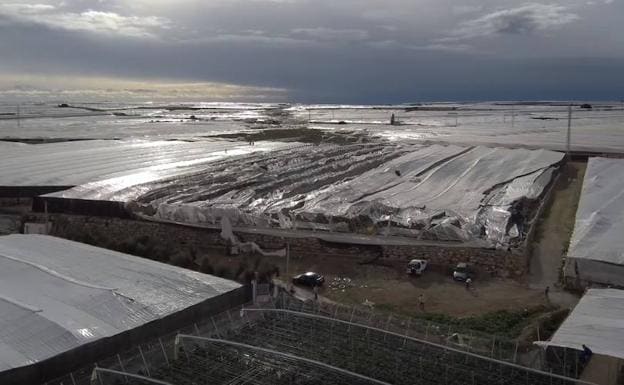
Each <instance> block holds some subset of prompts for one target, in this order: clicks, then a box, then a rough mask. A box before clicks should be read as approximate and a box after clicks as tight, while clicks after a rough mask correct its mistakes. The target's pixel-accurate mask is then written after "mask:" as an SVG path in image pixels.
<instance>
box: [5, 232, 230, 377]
mask: <svg viewBox="0 0 624 385" xmlns="http://www.w3.org/2000/svg"><path fill="white" fill-rule="evenodd" d="M239 287H240V285H239V284H238V283H235V282H232V281H228V280H225V279H221V278H217V277H213V276H209V275H205V274H201V273H197V272H193V271H190V270H185V269H181V268H178V267H174V266H170V265H166V264H163V263H159V262H155V261H151V260H148V259H144V258H139V257H134V256H130V255H127V254H122V253H118V252H114V251H110V250H106V249H101V248H97V247H93V246H89V245H85V244H81V243H77V242H72V241H68V240H64V239H60V238H54V237H50V236H45V235H19V234H16V235H9V236H3V237H0V371H2V370H8V369H11V368H16V367H20V366H25V365H29V364H33V363H36V362H38V361H42V360H45V359H47V358H50V357H52V356H55V355H57V354H60V353H63V352H65V351H68V350H70V349H73V348H76V347H78V346H80V345H83V344H85V343H89V342H92V341H95V340H98V339H101V338H106V337H111V336H114V335H116V334H119V333H121V332H124V331H126V330H130V329H133V328H136V327H138V326H141V325H144V324H146V323H148V322H151V321H154V320H157V319H160V318H162V317H164V316H167V315H169V314H172V313H176V312H178V311H181V310H183V309H185V308H187V307H190V306H192V305H195V304H198V303H201V302H203V301H205V300H207V299H209V298H212V297H215V296H218V295H220V294H223V293H226V292H229V291H231V290H234V289H236V288H239Z"/></svg>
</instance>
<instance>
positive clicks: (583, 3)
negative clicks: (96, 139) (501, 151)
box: [0, 0, 624, 103]
mask: <svg viewBox="0 0 624 385" xmlns="http://www.w3.org/2000/svg"><path fill="white" fill-rule="evenodd" d="M0 50H1V51H0V90H1V91H3V92H5V93H6V92H9V93H10V92H13V93H17V92H35V91H41V90H53V91H54V92H61V91H62V92H78V91H85V90H86V91H89V90H90V91H93V92H126V93H130V94H141V93H142V94H148V95H149V94H150V93H151V94H167V95H177V96H179V97H182V98H190V99H201V98H206V99H208V98H211V97H212V98H215V99H223V98H225V99H227V98H229V99H241V100H288V101H298V102H344V103H392V102H408V101H424V100H511V99H522V100H527V99H586V100H589V99H592V100H598V99H602V100H620V99H624V0H589V1H587V0H565V1H564V0H552V1H542V0H537V1H536V2H525V1H516V0H63V1H53V0H30V1H21V0H0Z"/></svg>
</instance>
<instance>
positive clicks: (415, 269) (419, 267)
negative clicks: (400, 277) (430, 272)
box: [405, 259, 427, 275]
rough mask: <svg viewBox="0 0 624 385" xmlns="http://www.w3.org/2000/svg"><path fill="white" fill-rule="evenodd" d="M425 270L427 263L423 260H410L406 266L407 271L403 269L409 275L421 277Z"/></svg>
mask: <svg viewBox="0 0 624 385" xmlns="http://www.w3.org/2000/svg"><path fill="white" fill-rule="evenodd" d="M426 268H427V261H425V260H424V259H412V260H411V261H409V263H408V264H407V269H405V272H406V273H407V274H410V275H421V274H422V273H424V272H425V269H426Z"/></svg>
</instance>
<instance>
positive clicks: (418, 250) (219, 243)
mask: <svg viewBox="0 0 624 385" xmlns="http://www.w3.org/2000/svg"><path fill="white" fill-rule="evenodd" d="M39 218H40V219H41V218H42V217H39ZM50 218H51V221H52V222H53V225H52V227H51V232H50V233H51V235H56V236H59V237H64V238H71V239H80V237H81V235H85V234H89V235H90V236H95V237H97V238H99V239H102V237H106V238H109V239H114V240H120V239H125V240H132V239H137V238H139V237H141V236H145V237H150V239H152V240H157V241H158V242H161V243H162V245H163V246H166V245H175V247H176V248H177V249H180V250H184V249H191V248H192V249H194V250H195V251H197V252H199V253H202V252H206V251H210V250H218V251H219V252H220V253H223V252H224V250H225V249H226V247H227V243H226V241H224V240H223V239H222V238H221V236H220V231H219V230H212V229H202V228H195V227H190V226H183V225H175V224H163V223H156V222H147V221H136V220H127V219H119V218H102V217H85V216H71V215H63V214H55V215H51V217H50ZM28 219H29V221H32V220H33V219H36V218H33V217H31V218H28ZM236 235H237V236H238V237H239V239H240V240H242V241H245V242H249V241H253V242H256V243H257V244H258V245H259V246H260V247H262V248H263V249H265V250H267V251H270V250H279V249H283V248H284V247H285V246H286V243H287V242H288V243H289V244H290V252H291V255H293V256H301V257H304V256H310V257H314V256H318V255H323V256H336V257H343V258H344V257H347V258H353V259H354V260H357V261H360V262H361V261H364V260H373V259H375V258H383V259H386V260H389V261H408V260H410V259H413V258H419V259H427V260H428V261H429V263H430V265H432V266H434V267H439V268H443V269H447V268H449V267H451V266H453V265H454V264H456V263H457V262H469V263H472V264H474V265H475V267H476V268H477V270H478V271H479V272H480V273H485V274H491V275H493V276H501V277H513V276H515V277H517V276H522V275H523V274H525V273H526V271H527V259H526V257H525V256H524V255H522V254H518V253H514V252H508V251H505V250H495V249H483V248H475V247H461V246H459V245H457V244H449V245H448V247H440V246H431V245H407V246H406V245H384V246H378V245H353V244H341V243H331V242H326V241H323V240H320V239H317V238H289V239H288V240H287V239H285V238H283V237H278V236H269V235H259V234H250V233H237V234H236Z"/></svg>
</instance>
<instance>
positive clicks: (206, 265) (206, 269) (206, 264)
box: [199, 258, 214, 274]
mask: <svg viewBox="0 0 624 385" xmlns="http://www.w3.org/2000/svg"><path fill="white" fill-rule="evenodd" d="M199 271H201V272H202V273H204V274H213V273H214V268H213V267H212V263H211V262H210V260H209V259H208V258H204V259H203V260H202V262H201V265H199Z"/></svg>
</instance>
